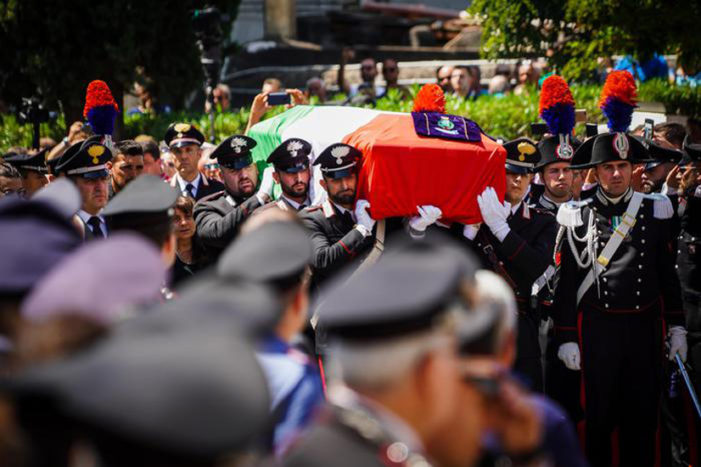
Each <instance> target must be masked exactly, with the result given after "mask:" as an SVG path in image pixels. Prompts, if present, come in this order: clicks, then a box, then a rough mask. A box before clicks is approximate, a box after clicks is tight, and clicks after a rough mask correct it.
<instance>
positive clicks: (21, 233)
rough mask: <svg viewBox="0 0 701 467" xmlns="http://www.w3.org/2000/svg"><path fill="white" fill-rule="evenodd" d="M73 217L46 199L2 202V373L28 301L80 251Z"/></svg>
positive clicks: (0, 255)
mask: <svg viewBox="0 0 701 467" xmlns="http://www.w3.org/2000/svg"><path fill="white" fill-rule="evenodd" d="M68 186H69V189H70V190H73V195H74V197H75V204H74V206H73V208H75V209H77V206H78V205H79V203H80V201H79V197H78V195H77V190H76V188H75V187H74V186H73V185H72V184H70V183H68ZM47 189H48V187H47ZM71 215H72V214H71V213H65V212H63V211H61V209H59V208H58V207H57V206H56V204H55V203H54V202H50V201H47V200H45V199H32V200H24V199H21V198H17V197H14V196H13V197H6V198H2V199H0V245H2V247H1V248H0V249H2V253H1V254H0V257H1V258H2V260H0V367H2V366H3V362H2V356H3V354H5V353H7V352H9V351H11V349H12V341H13V340H14V339H15V337H16V335H17V333H18V331H19V329H20V327H21V323H22V322H21V319H20V305H21V303H22V301H23V300H24V298H25V297H26V296H27V294H28V293H29V292H30V291H31V290H32V288H33V287H34V286H35V284H36V283H37V282H38V281H39V280H40V279H41V278H42V277H43V276H44V275H45V274H46V273H47V272H49V271H50V270H51V269H52V268H53V267H54V266H55V265H56V264H58V263H59V262H60V261H61V260H62V259H63V258H64V257H65V256H67V255H68V254H69V253H70V252H72V251H73V250H75V249H76V248H77V247H78V246H79V245H80V242H81V238H80V234H79V233H78V230H77V229H76V227H75V225H73V223H72V222H71V221H70V217H71Z"/></svg>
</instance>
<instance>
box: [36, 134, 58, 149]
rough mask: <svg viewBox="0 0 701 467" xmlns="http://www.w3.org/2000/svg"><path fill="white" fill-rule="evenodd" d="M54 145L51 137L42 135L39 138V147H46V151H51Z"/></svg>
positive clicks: (54, 142)
mask: <svg viewBox="0 0 701 467" xmlns="http://www.w3.org/2000/svg"><path fill="white" fill-rule="evenodd" d="M54 146H56V141H55V140H54V139H53V138H49V137H48V136H44V137H43V138H40V139H39V149H46V150H48V151H51V150H52V149H53V147H54Z"/></svg>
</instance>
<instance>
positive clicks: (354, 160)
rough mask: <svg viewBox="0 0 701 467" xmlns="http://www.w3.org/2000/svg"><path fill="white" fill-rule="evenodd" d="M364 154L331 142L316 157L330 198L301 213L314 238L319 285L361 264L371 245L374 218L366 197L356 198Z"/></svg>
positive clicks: (316, 278)
mask: <svg viewBox="0 0 701 467" xmlns="http://www.w3.org/2000/svg"><path fill="white" fill-rule="evenodd" d="M361 156H362V154H361V152H360V151H358V150H357V149H356V148H354V147H353V146H349V145H347V144H343V143H337V144H332V145H331V146H329V147H328V148H326V149H324V150H323V151H322V152H321V154H319V157H317V158H316V161H314V165H319V166H320V167H321V175H322V177H323V178H322V180H321V182H320V183H321V186H322V187H323V188H324V189H325V190H326V192H327V193H328V195H329V199H328V200H327V201H325V202H324V204H322V205H321V206H314V207H311V208H309V209H306V210H304V211H303V212H302V214H300V217H301V218H302V222H303V223H304V225H305V227H306V228H307V229H308V230H309V232H310V234H311V240H312V248H313V256H312V266H313V267H312V271H313V277H312V280H313V281H314V284H315V285H316V286H319V285H320V284H322V283H323V282H324V281H326V280H327V279H328V278H329V277H331V276H332V275H333V274H335V273H336V272H338V271H339V270H341V269H342V268H343V267H344V266H346V265H347V264H350V263H354V264H356V265H357V264H358V262H359V260H360V259H362V257H363V255H364V254H365V253H367V252H368V251H369V250H370V247H371V246H372V229H373V227H374V226H375V220H374V219H372V218H371V217H370V214H369V213H368V212H367V210H366V208H367V207H369V206H370V205H369V204H368V202H367V201H364V200H359V201H358V202H357V203H356V202H355V195H356V188H357V183H358V173H357V164H358V161H359V160H360V158H361Z"/></svg>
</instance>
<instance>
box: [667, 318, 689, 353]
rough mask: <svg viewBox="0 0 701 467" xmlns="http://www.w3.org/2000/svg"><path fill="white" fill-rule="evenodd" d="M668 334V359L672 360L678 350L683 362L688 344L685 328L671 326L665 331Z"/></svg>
mask: <svg viewBox="0 0 701 467" xmlns="http://www.w3.org/2000/svg"><path fill="white" fill-rule="evenodd" d="M667 335H668V336H669V359H670V360H674V356H675V355H676V354H677V352H679V356H680V357H681V359H682V361H683V362H686V354H687V352H688V350H689V349H688V346H687V343H686V329H684V327H683V326H672V327H671V328H669V331H667Z"/></svg>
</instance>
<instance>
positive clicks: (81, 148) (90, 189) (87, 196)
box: [56, 136, 112, 240]
mask: <svg viewBox="0 0 701 467" xmlns="http://www.w3.org/2000/svg"><path fill="white" fill-rule="evenodd" d="M111 159H112V152H111V151H110V150H109V148H108V147H107V146H105V145H103V144H101V143H100V137H99V136H93V137H91V138H88V139H86V140H85V141H81V142H79V143H75V144H74V145H73V146H71V147H69V148H68V149H67V150H66V152H65V153H63V155H62V156H61V159H60V161H59V163H58V165H57V166H56V171H57V172H58V173H61V174H63V175H65V176H66V177H68V178H69V179H70V180H71V181H73V183H75V185H76V186H77V187H78V190H79V191H80V195H81V196H82V198H83V205H82V206H81V208H80V211H78V217H79V218H80V220H81V221H82V222H83V227H84V231H85V240H93V239H96V238H98V239H99V238H105V237H107V232H108V229H107V224H106V222H105V218H104V216H103V215H102V209H103V208H104V207H105V205H106V204H107V200H108V198H107V196H108V188H107V185H108V183H109V178H108V175H109V172H108V171H107V163H108V162H109V161H110V160H111Z"/></svg>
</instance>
